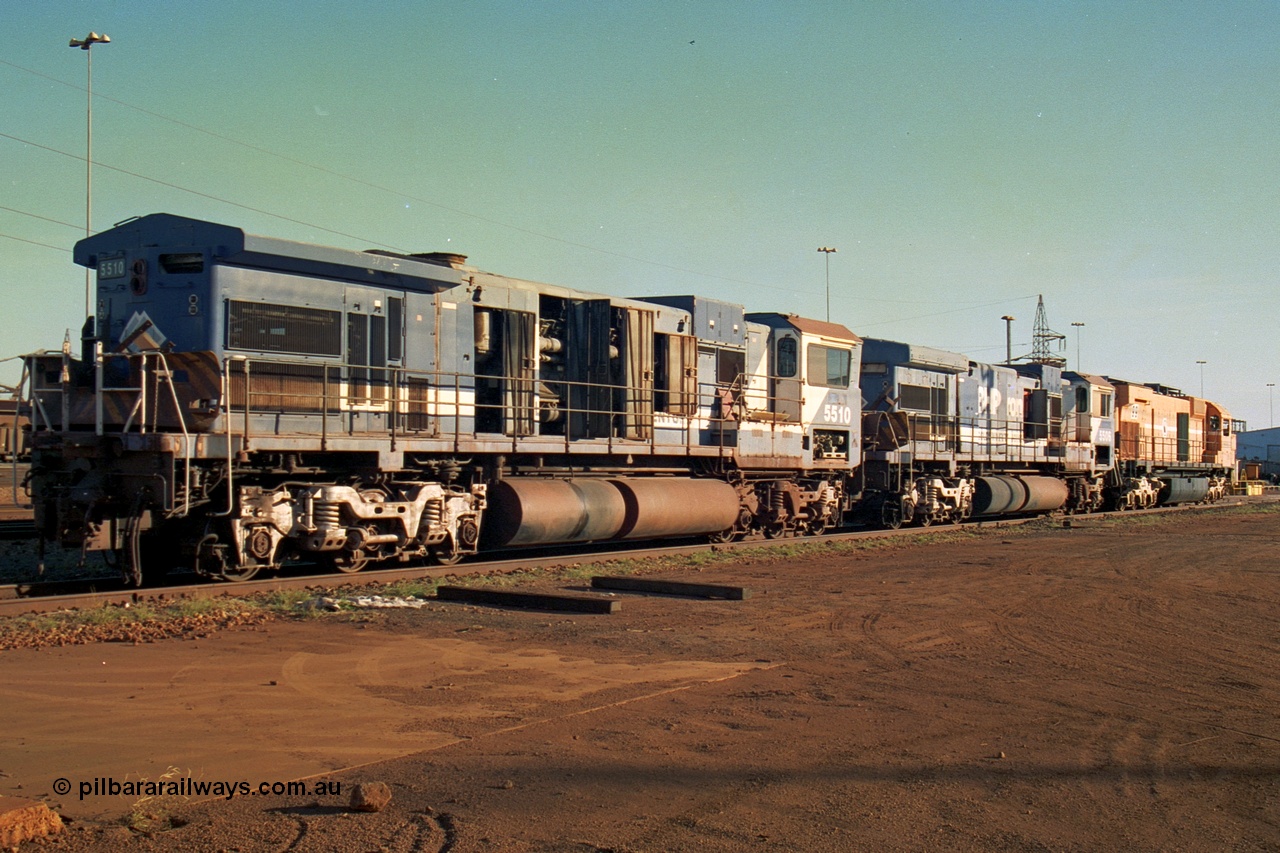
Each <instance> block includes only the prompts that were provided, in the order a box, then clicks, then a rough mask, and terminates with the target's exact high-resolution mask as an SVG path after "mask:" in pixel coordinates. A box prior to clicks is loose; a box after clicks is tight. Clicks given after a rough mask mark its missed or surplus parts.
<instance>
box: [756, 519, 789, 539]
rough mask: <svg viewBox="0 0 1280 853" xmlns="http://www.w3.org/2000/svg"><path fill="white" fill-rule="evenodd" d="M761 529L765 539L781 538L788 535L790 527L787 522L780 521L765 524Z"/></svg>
mask: <svg viewBox="0 0 1280 853" xmlns="http://www.w3.org/2000/svg"><path fill="white" fill-rule="evenodd" d="M760 531H761V532H762V533H763V534H764V538H765V539H781V538H783V537H784V536H786V535H787V531H788V528H787V525H786V522H782V521H778V522H774V523H772V524H766V525H763V526H762V527H761V528H760Z"/></svg>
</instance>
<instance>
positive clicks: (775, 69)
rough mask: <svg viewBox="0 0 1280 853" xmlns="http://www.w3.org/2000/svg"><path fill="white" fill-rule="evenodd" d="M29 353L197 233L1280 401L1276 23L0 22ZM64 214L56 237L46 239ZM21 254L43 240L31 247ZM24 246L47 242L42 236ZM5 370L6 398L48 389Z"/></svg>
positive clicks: (1237, 400)
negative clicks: (77, 251) (88, 181)
mask: <svg viewBox="0 0 1280 853" xmlns="http://www.w3.org/2000/svg"><path fill="white" fill-rule="evenodd" d="M0 9H2V10H3V12H4V20H5V24H6V26H5V27H3V28H0V93H2V94H0V99H2V100H0V103H2V104H3V110H2V111H0V134H4V136H0V175H2V177H3V184H2V185H0V186H2V187H3V192H2V193H0V235H3V236H0V292H2V293H3V298H4V303H3V304H4V310H3V311H2V312H0V355H16V354H18V353H20V352H24V351H29V350H32V349H36V348H39V347H49V348H53V347H56V346H58V345H59V344H60V343H61V341H62V337H63V334H64V332H65V330H66V329H67V328H71V329H73V330H76V329H78V327H79V324H80V321H81V319H82V313H83V304H84V276H83V272H82V271H81V270H80V268H78V267H75V266H74V265H73V264H72V263H71V255H70V247H71V245H72V244H73V243H74V242H75V240H77V239H78V238H79V237H81V236H82V235H83V229H84V190H85V186H84V183H85V174H84V159H83V158H84V148H85V70H86V69H85V54H84V52H83V51H79V50H72V49H69V48H68V46H67V42H68V40H69V39H70V38H71V37H83V36H84V35H86V34H87V33H88V32H89V31H90V30H96V31H98V32H105V33H107V34H109V35H110V36H111V39H112V43H111V44H110V45H106V46H99V47H95V48H94V49H93V71H94V94H95V102H94V160H95V162H96V164H97V165H96V166H95V171H94V222H93V224H94V228H95V230H101V229H104V228H107V227H109V226H110V225H111V224H112V223H114V222H117V221H119V220H122V219H125V218H128V217H131V216H135V215H140V214H144V213H150V212H156V211H166V212H171V213H177V214H183V215H187V216H195V217H201V218H208V219H212V220H216V221H222V222H226V223H230V224H235V225H239V226H241V227H244V228H246V229H247V230H250V231H252V232H255V233H260V234H268V235H272V236H279V237H285V238H289V239H297V240H307V241H313V242H320V243H327V244H332V245H339V246H345V247H349V248H370V247H375V246H385V247H391V248H395V249H400V250H411V251H430V250H441V249H448V250H450V251H456V252H461V253H463V254H467V255H469V256H470V258H471V263H473V264H475V265H476V266H478V267H481V268H483V269H488V270H492V271H494V272H500V273H505V274H509V275H515V276H520V277H524V278H532V279H536V280H542V281H550V282H555V283H559V284H565V285H568V286H572V287H578V288H582V289H587V290H594V291H600V292H603V293H609V294H617V295H644V294H658V293H689V292H694V293H701V294H706V295H709V296H714V297H719V298H723V299H732V300H735V301H739V302H743V303H745V304H746V305H747V306H748V308H749V309H752V310H770V311H793V312H796V313H801V314H806V315H809V316H813V317H818V318H822V317H823V316H824V314H825V295H824V289H825V277H824V270H825V268H824V261H825V260H826V258H824V256H823V255H822V254H820V253H818V252H817V249H818V247H819V246H833V247H835V248H836V249H837V250H838V252H837V254H834V255H831V256H830V270H831V313H832V319H833V320H839V321H841V322H843V323H845V324H846V325H848V326H849V327H850V328H852V329H853V330H855V331H857V332H859V333H861V334H864V335H868V336H879V337H890V338H896V339H900V340H910V341H914V342H918V343H922V344H928V345H931V346H937V347H943V348H947V349H954V350H958V351H961V352H966V353H968V354H970V355H972V356H974V357H976V358H978V359H986V360H992V361H995V360H1000V359H1002V358H1003V355H1004V323H1003V322H1002V321H1001V320H1000V316H1001V315H1002V314H1012V315H1014V316H1015V317H1016V318H1017V322H1016V323H1015V324H1014V339H1015V347H1016V348H1017V349H1019V350H1020V351H1022V352H1026V351H1028V350H1029V349H1030V340H1031V331H1032V319H1033V316H1034V312H1035V297H1036V295H1037V294H1043V295H1044V298H1045V303H1046V307H1047V309H1048V313H1049V321H1050V324H1051V325H1052V326H1053V327H1054V328H1055V329H1056V330H1058V331H1060V332H1064V333H1066V334H1067V335H1068V341H1067V346H1066V348H1065V350H1064V352H1063V355H1065V356H1067V357H1068V358H1069V359H1070V360H1071V363H1072V366H1075V362H1076V333H1077V329H1075V328H1073V327H1072V326H1071V323H1072V322H1083V323H1085V324H1086V325H1085V326H1084V327H1083V328H1082V329H1080V330H1079V336H1080V349H1081V353H1082V356H1083V358H1082V361H1083V367H1084V368H1085V369H1086V370H1087V371H1090V372H1099V373H1107V374H1110V375H1114V376H1119V377H1124V378H1128V379H1134V380H1138V381H1159V382H1164V383H1166V384H1169V385H1174V386H1179V387H1182V388H1183V389H1185V390H1187V391H1188V392H1191V393H1198V391H1199V388H1200V380H1201V367H1200V366H1199V365H1197V363H1196V362H1197V361H1198V360H1204V361H1206V362H1207V364H1206V365H1205V366H1204V368H1203V373H1204V386H1205V392H1206V395H1207V396H1210V397H1213V398H1215V399H1218V400H1220V401H1221V402H1223V403H1224V404H1226V405H1227V407H1228V408H1229V409H1230V410H1231V411H1232V412H1233V414H1235V415H1236V416H1237V417H1243V418H1246V419H1248V420H1249V421H1250V423H1251V425H1252V426H1254V427H1265V426H1267V425H1268V423H1269V420H1270V410H1269V400H1268V391H1267V388H1266V383H1267V382H1272V381H1275V382H1280V366H1277V363H1276V362H1277V358H1276V355H1277V347H1278V344H1277V341H1278V340H1280V336H1278V335H1277V334H1276V332H1275V325H1276V323H1275V315H1276V313H1277V311H1276V309H1277V307H1280V295H1277V292H1276V289H1275V287H1274V283H1273V282H1274V279H1275V278H1276V276H1277V271H1278V270H1280V251H1278V250H1280V228H1278V227H1277V222H1276V219H1277V210H1280V151H1277V146H1278V144H1280V126H1278V125H1280V103H1277V101H1278V100H1280V98H1278V95H1277V93H1278V92H1280V89H1278V88H1277V81H1280V49H1278V48H1277V45H1280V4H1276V3H1270V2H1249V3H1243V2H1225V3H1213V4H1210V3H1204V2H1158V3H1157V2H1151V3H1127V2H1118V0H1106V2H1059V3H1051V4H1050V3H1035V2H999V0H983V2H955V1H954V0H949V2H932V3H930V2H920V3H910V4H908V3H896V2H854V0H843V2H832V3H818V2H803V0H777V2H635V3H631V2H599V1H598V0H597V2H550V0H549V2H541V3H529V2H484V1H483V0H477V1H476V2H466V3H456V2H448V3H445V2H423V0H414V2H409V1H408V0H404V1H403V2H377V3H374V2H360V1H359V0H345V2H340V3H339V2H329V0H316V1H315V2H309V3H306V4H302V3H288V4H286V3H262V2H220V0H205V2H195V1H194V0H167V2H163V3H161V2H150V0H129V2H125V1H124V0H118V1H117V2H109V0H98V2H69V0H66V1H64V0H42V2H38V3H31V2H24V1H23V0H0ZM50 220H52V221H50ZM15 238H17V239H15ZM24 241H27V242H24ZM10 368H12V363H9V364H5V365H0V382H12V381H14V380H15V379H16V370H12V369H10Z"/></svg>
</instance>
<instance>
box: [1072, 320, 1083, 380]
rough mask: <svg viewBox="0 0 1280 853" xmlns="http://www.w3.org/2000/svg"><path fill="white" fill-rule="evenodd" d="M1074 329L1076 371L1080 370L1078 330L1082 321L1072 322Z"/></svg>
mask: <svg viewBox="0 0 1280 853" xmlns="http://www.w3.org/2000/svg"><path fill="white" fill-rule="evenodd" d="M1071 325H1072V326H1074V327H1075V330H1076V373H1079V372H1080V367H1081V365H1080V330H1081V329H1083V328H1084V323H1072V324H1071Z"/></svg>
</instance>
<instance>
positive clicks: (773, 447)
mask: <svg viewBox="0 0 1280 853" xmlns="http://www.w3.org/2000/svg"><path fill="white" fill-rule="evenodd" d="M747 319H748V320H749V321H751V324H754V325H756V326H758V327H760V328H762V329H763V330H765V331H766V332H767V338H765V344H766V346H765V347H764V348H762V349H760V350H758V351H757V352H758V356H757V358H755V359H754V360H753V368H752V370H751V371H750V372H751V373H753V374H754V375H755V376H756V377H757V378H758V383H759V386H760V391H762V392H764V393H760V392H757V393H756V394H754V395H749V397H748V400H747V402H748V405H747V407H746V408H745V410H744V412H743V426H742V430H741V434H740V437H739V444H738V453H739V456H740V457H742V458H744V459H747V460H749V459H750V457H753V456H755V457H774V458H776V457H788V458H791V459H797V457H798V460H797V462H796V463H794V464H798V465H799V466H800V467H803V468H806V469H824V468H825V469H844V470H847V469H850V468H853V467H856V466H857V465H858V460H859V459H860V458H861V451H862V424H861V413H860V410H859V409H860V407H859V394H858V384H857V380H858V373H859V370H860V368H861V362H862V339H861V338H859V337H858V336H857V335H855V334H854V333H853V332H851V331H850V330H849V329H847V328H846V327H844V326H842V325H840V324H838V323H830V322H826V321H822V320H812V319H809V318H806V317H798V316H796V315H794V314H775V313H753V314H748V315H747ZM750 354H751V352H750V349H749V352H748V355H750ZM780 442H781V443H780ZM748 464H750V463H748Z"/></svg>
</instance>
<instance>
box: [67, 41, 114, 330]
mask: <svg viewBox="0 0 1280 853" xmlns="http://www.w3.org/2000/svg"><path fill="white" fill-rule="evenodd" d="M110 43H111V36H109V35H107V34H106V33H103V34H102V35H99V34H98V33H95V32H90V33H89V35H87V36H85V37H84V38H82V39H75V38H73V39H72V40H71V43H70V44H69V45H67V46H68V47H78V48H80V49H81V50H83V51H84V58H85V60H86V61H85V67H86V68H87V69H88V71H87V77H86V86H85V90H86V91H87V92H88V93H89V100H88V106H87V108H86V110H85V128H86V130H85V146H84V147H85V156H84V236H86V237H90V236H92V235H93V50H92V48H93V46H94V45H95V44H110ZM90 275H91V271H90V269H89V268H88V267H85V268H84V316H85V318H86V319H87V318H89V317H90V316H92V315H93V287H92V285H91V280H90Z"/></svg>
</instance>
